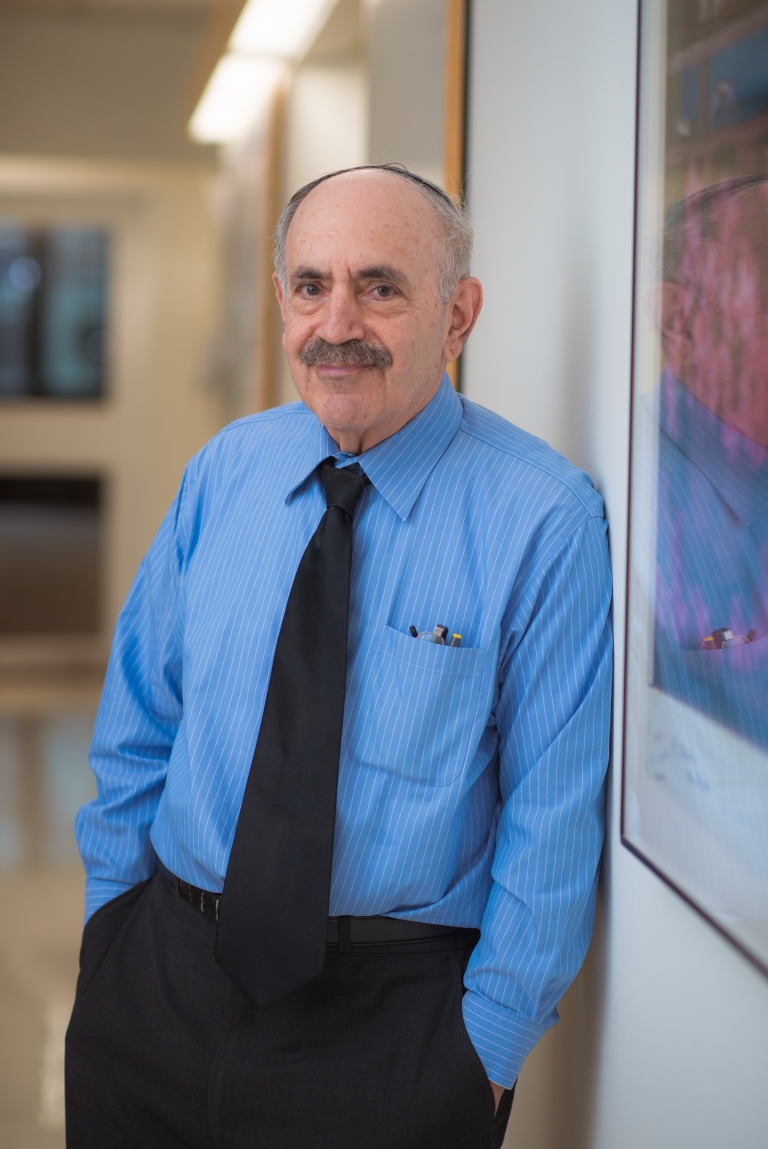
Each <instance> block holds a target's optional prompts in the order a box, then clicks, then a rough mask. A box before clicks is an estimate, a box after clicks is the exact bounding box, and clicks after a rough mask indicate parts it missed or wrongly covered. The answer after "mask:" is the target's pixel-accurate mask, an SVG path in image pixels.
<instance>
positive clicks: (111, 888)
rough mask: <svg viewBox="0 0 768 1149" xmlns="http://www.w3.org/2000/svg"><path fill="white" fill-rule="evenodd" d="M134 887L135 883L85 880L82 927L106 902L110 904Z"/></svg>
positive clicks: (101, 879)
mask: <svg viewBox="0 0 768 1149" xmlns="http://www.w3.org/2000/svg"><path fill="white" fill-rule="evenodd" d="M134 885H135V882H113V881H109V880H107V879H106V878H86V879H85V917H84V919H83V925H85V923H86V922H87V921H88V919H89V918H92V917H93V915H94V914H95V913H96V911H97V910H100V909H101V907H102V906H105V905H106V904H107V902H111V901H112V899H113V898H117V897H119V896H120V894H124V893H125V891H126V890H130V889H132V888H133V886H134Z"/></svg>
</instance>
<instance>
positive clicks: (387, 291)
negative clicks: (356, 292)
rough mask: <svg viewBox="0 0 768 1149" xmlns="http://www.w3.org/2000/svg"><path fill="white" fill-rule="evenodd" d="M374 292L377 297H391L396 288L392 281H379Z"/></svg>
mask: <svg viewBox="0 0 768 1149" xmlns="http://www.w3.org/2000/svg"><path fill="white" fill-rule="evenodd" d="M373 294H374V295H375V296H376V298H377V299H391V298H392V296H393V295H394V294H395V289H394V287H392V285H391V284H390V283H377V284H376V286H375V287H374V289H373Z"/></svg>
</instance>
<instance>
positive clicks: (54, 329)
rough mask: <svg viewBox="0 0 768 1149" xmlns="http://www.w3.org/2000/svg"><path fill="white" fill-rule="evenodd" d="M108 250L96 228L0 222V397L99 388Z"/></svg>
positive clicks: (92, 392) (63, 394)
mask: <svg viewBox="0 0 768 1149" xmlns="http://www.w3.org/2000/svg"><path fill="white" fill-rule="evenodd" d="M108 256H109V236H108V234H107V233H106V232H105V231H103V230H97V229H93V228H83V227H58V228H51V229H48V230H46V231H35V230H31V229H29V228H24V227H20V226H17V225H14V224H10V223H7V222H6V223H4V224H3V223H0V398H4V399H19V398H27V397H41V398H49V399H95V398H99V397H100V396H101V395H103V394H104V390H105V382H106V379H105V377H106V365H107V358H108V352H109V338H108V330H107V325H108V319H107V279H108Z"/></svg>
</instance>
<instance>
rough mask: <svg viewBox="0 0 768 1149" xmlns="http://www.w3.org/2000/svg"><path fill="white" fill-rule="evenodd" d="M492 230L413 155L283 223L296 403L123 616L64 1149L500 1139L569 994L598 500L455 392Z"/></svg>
mask: <svg viewBox="0 0 768 1149" xmlns="http://www.w3.org/2000/svg"><path fill="white" fill-rule="evenodd" d="M470 247H471V233H470V231H469V228H468V225H467V223H466V220H465V219H464V217H463V215H462V214H461V212H460V211H459V210H458V209H457V208H456V207H455V206H454V205H453V203H452V202H451V200H450V199H448V197H447V196H445V195H444V194H443V193H442V192H441V191H440V190H439V189H438V188H436V187H434V186H433V185H432V184H429V183H428V182H427V181H424V180H421V179H419V178H418V177H417V176H414V175H412V174H411V173H409V172H407V171H405V170H403V169H398V168H391V167H366V168H357V169H353V170H351V171H346V172H336V173H334V174H333V175H332V176H326V177H325V178H324V179H322V180H318V181H316V182H315V183H313V184H310V185H308V186H307V187H305V188H302V189H301V191H299V192H297V193H296V195H294V197H293V199H292V200H291V201H290V203H289V204H288V206H287V208H286V209H285V212H284V213H283V216H282V218H281V220H280V223H279V225H278V230H277V247H276V275H275V286H276V290H277V295H278V299H279V302H280V306H281V309H282V315H283V323H284V337H283V346H284V348H285V352H286V355H287V357H288V361H289V364H290V368H291V372H292V375H293V378H294V381H295V383H296V388H297V390H298V392H299V394H300V396H301V398H302V400H303V402H301V403H298V404H294V405H288V406H285V407H281V408H277V409H275V410H272V411H268V412H265V413H263V414H261V415H257V416H254V417H251V418H247V419H244V420H241V421H240V422H238V423H235V424H233V425H232V426H230V427H228V428H226V429H225V430H224V431H223V432H222V433H221V434H220V435H218V436H217V437H216V438H215V439H214V440H213V441H212V442H211V443H210V444H209V445H208V446H207V447H206V448H205V449H204V450H203V451H202V452H201V453H200V454H199V455H198V456H197V457H196V458H195V459H193V460H192V462H191V463H190V464H189V466H188V468H187V471H186V474H185V476H184V480H183V482H182V485H181V489H180V491H179V494H178V496H177V499H176V501H175V502H174V504H173V506H172V507H171V510H170V511H169V513H168V515H167V517H166V519H165V521H164V523H163V525H162V526H161V528H160V531H159V534H158V536H157V538H156V540H155V542H154V543H153V545H152V547H151V549H150V551H149V553H148V554H147V556H146V558H145V559H144V561H143V563H142V565H141V567H140V569H139V572H138V575H137V577H136V581H135V583H134V586H133V589H132V590H131V593H130V595H129V598H128V601H127V603H126V605H125V608H124V610H123V612H122V614H121V616H120V619H119V622H118V625H117V630H116V634H115V640H114V647H113V652H112V657H111V660H110V666H109V671H108V675H107V682H106V685H105V689H104V697H103V701H102V705H101V709H100V711H99V717H98V720H97V724H96V730H95V734H94V742H93V749H92V764H93V769H94V771H95V773H96V776H97V779H98V783H99V796H98V798H97V799H96V800H95V801H94V802H92V803H90V804H89V805H88V806H86V807H84V809H83V810H82V811H81V812H80V814H79V817H78V823H77V833H78V838H79V842H80V847H81V851H82V855H83V859H84V862H85V866H86V872H87V898H86V906H87V911H86V912H87V915H88V920H87V925H86V929H85V934H84V938H83V950H82V957H81V976H80V982H79V985H78V994H77V1001H76V1004H75V1009H74V1013H73V1017H72V1022H71V1025H70V1029H69V1033H68V1053H67V1057H68V1065H67V1073H68V1080H67V1106H68V1118H67V1120H68V1136H69V1145H70V1149H80V1147H85V1146H90V1147H93V1149H107V1147H121V1146H125V1147H126V1149H128V1147H130V1149H135V1147H136V1146H142V1147H143V1149H149V1147H155V1146H156V1147H158V1149H160V1147H166V1146H167V1147H169V1149H170V1147H171V1146H193V1147H195V1149H198V1147H199V1149H203V1147H205V1149H209V1147H213V1146H224V1145H226V1146H232V1147H243V1149H245V1147H246V1146H247V1147H248V1149H275V1147H276V1146H278V1145H281V1146H286V1149H307V1147H310V1146H311V1147H312V1149H360V1147H361V1146H366V1149H417V1147H418V1149H427V1147H435V1149H438V1147H439V1149H453V1147H455V1149H475V1147H476V1149H481V1147H482V1149H490V1147H491V1146H492V1145H500V1144H501V1140H502V1139H503V1135H504V1128H505V1126H506V1122H507V1118H508V1115H509V1110H510V1106H511V1101H512V1087H513V1086H514V1083H515V1080H516V1078H517V1075H518V1072H519V1069H520V1066H521V1065H522V1063H523V1060H524V1059H525V1057H526V1055H527V1053H528V1052H529V1051H530V1050H531V1048H532V1047H533V1046H534V1045H535V1043H536V1042H537V1041H538V1039H539V1037H540V1036H541V1034H542V1033H543V1032H544V1030H545V1029H546V1028H547V1026H549V1025H551V1024H552V1023H553V1022H554V1021H555V1020H556V1019H557V1009H556V1007H557V1002H558V999H559V998H560V996H561V995H562V993H563V992H564V990H565V989H566V987H567V985H568V984H569V982H570V981H571V979H572V978H573V976H574V974H575V973H576V971H577V969H578V967H579V965H580V963H581V961H582V958H583V956H584V952H585V950H586V946H587V944H588V940H589V935H590V930H591V925H592V918H593V912H594V899H595V885H596V873H597V866H598V859H599V855H600V848H601V843H602V837H603V780H604V773H605V766H606V757H607V737H608V722H609V689H610V660H611V637H610V623H609V602H610V575H609V566H608V558H607V550H606V541H605V521H604V518H603V510H602V503H601V500H600V498H599V496H598V495H597V494H596V493H595V491H594V489H593V487H592V485H591V484H590V482H589V480H588V478H587V477H586V476H585V475H583V474H581V473H580V472H578V471H576V470H575V469H574V468H573V467H571V466H570V465H569V464H568V463H567V462H566V461H565V460H564V459H562V458H560V456H558V455H557V454H555V453H554V452H553V451H551V450H550V449H549V448H548V447H546V446H545V445H544V444H543V443H541V442H539V441H538V440H536V439H533V438H531V437H530V436H529V435H526V434H525V433H523V432H522V431H519V430H517V429H516V428H514V427H512V426H510V425H509V424H508V423H506V422H505V421H504V420H503V419H500V418H499V417H497V416H495V415H492V414H491V413H490V412H488V411H484V410H483V409H482V408H480V407H477V406H476V405H474V404H472V403H468V402H466V401H465V400H462V399H461V398H460V397H459V396H458V395H457V394H456V393H455V392H454V391H453V389H452V388H451V386H450V383H449V381H448V379H447V376H446V375H445V366H446V363H448V362H450V361H452V360H454V359H456V357H457V356H458V355H459V352H460V351H461V348H462V346H463V345H464V343H465V341H466V339H467V337H468V336H469V334H470V332H471V330H472V327H473V326H474V323H475V320H476V319H477V316H478V313H479V311H480V306H481V288H480V284H479V283H478V282H477V280H476V279H473V278H471V277H470V275H469V255H470ZM502 369H503V366H502V365H500V370H502ZM91 915H92V916H91Z"/></svg>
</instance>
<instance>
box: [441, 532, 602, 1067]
mask: <svg viewBox="0 0 768 1149" xmlns="http://www.w3.org/2000/svg"><path fill="white" fill-rule="evenodd" d="M513 600H514V605H511V606H510V608H509V614H510V618H509V619H508V623H507V625H506V626H505V631H506V632H507V633H508V634H510V635H511V638H510V642H509V647H510V652H509V653H507V654H506V655H505V661H504V662H502V667H501V674H500V679H499V691H498V700H497V704H496V707H495V721H496V726H497V730H498V737H499V778H500V790H501V811H500V817H499V822H498V829H497V840H496V849H495V856H494V862H493V867H492V876H493V883H492V886H491V891H490V895H489V898H488V902H487V905H486V909H485V914H484V917H483V922H482V936H481V939H480V942H479V944H478V945H477V947H476V949H475V951H474V953H473V954H472V957H471V959H470V962H469V966H468V968H467V972H466V974H465V984H466V987H467V992H466V994H465V995H464V1007H463V1008H464V1020H465V1024H466V1026H467V1030H468V1032H469V1036H470V1038H471V1040H472V1042H473V1044H474V1046H475V1048H476V1049H477V1052H478V1054H479V1056H480V1059H481V1061H482V1062H483V1065H484V1067H485V1070H486V1072H487V1074H488V1076H489V1077H490V1079H491V1080H492V1081H494V1082H496V1083H497V1084H498V1085H502V1086H505V1087H507V1088H509V1087H511V1086H512V1085H513V1084H514V1082H515V1080H516V1078H517V1075H518V1073H519V1071H520V1069H521V1067H522V1064H523V1061H524V1060H525V1058H526V1056H527V1055H528V1053H530V1051H531V1050H532V1049H533V1047H534V1045H535V1044H536V1042H537V1041H538V1040H539V1038H540V1037H541V1036H542V1034H543V1033H544V1031H545V1030H546V1029H547V1028H548V1027H549V1026H551V1025H553V1024H554V1023H555V1022H556V1021H557V1020H558V1013H557V1003H558V1001H559V1000H560V998H561V997H562V995H563V994H564V992H565V990H566V989H567V988H568V986H569V985H570V983H571V981H572V980H573V978H574V977H575V976H576V973H577V972H578V969H579V967H580V965H581V963H582V961H583V960H584V955H585V954H586V951H587V947H588V945H589V939H590V936H591V933H592V924H593V921H594V912H595V895H596V887H597V871H598V865H599V860H600V853H601V849H602V843H603V835H604V824H605V793H604V786H605V773H606V768H607V762H608V748H609V732H610V697H611V695H610V692H611V667H612V635H611V618H610V602H611V575H610V565H609V559H608V548H607V542H606V525H605V521H604V520H603V519H598V518H592V519H589V520H587V521H586V522H585V523H584V524H583V525H582V526H580V527H579V528H578V529H577V530H576V531H575V532H574V533H573V534H572V535H571V536H570V537H569V538H568V539H567V541H566V542H565V544H564V545H563V546H562V547H561V548H560V550H559V551H558V552H557V554H556V555H555V556H554V557H553V559H552V560H551V561H550V562H549V563H547V564H546V569H545V570H544V572H543V573H542V574H541V575H540V576H539V577H538V578H536V579H534V580H532V585H530V586H528V587H525V588H523V590H522V591H517V590H516V592H515V594H514V595H513ZM516 634H518V635H519V636H520V637H519V639H517V640H515V635H516Z"/></svg>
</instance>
